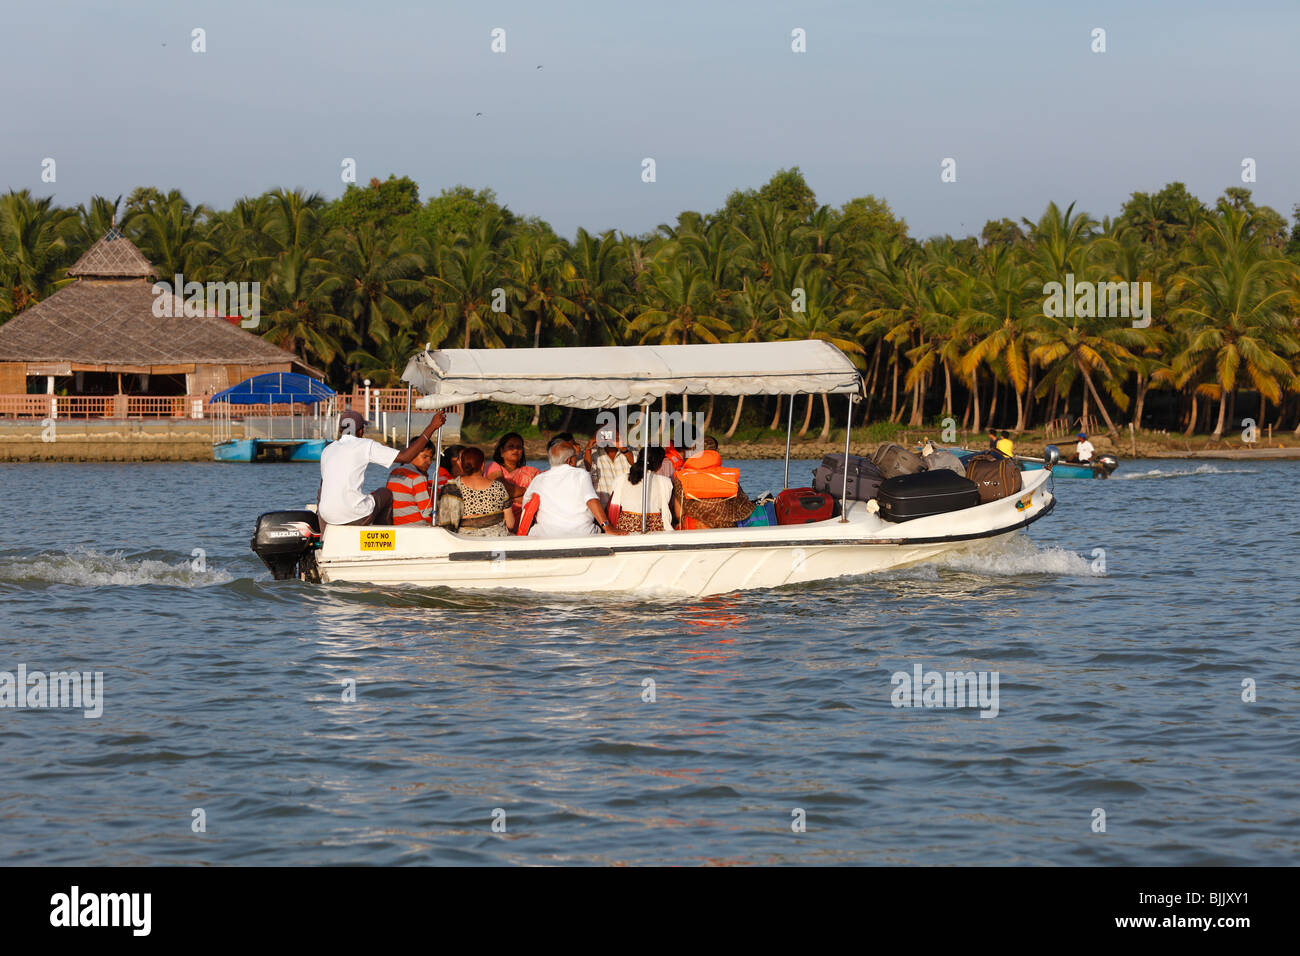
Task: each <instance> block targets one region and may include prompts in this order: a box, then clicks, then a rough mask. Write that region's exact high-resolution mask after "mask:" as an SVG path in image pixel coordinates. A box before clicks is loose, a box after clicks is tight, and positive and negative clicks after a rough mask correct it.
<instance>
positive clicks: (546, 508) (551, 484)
mask: <svg viewBox="0 0 1300 956" xmlns="http://www.w3.org/2000/svg"><path fill="white" fill-rule="evenodd" d="M546 457H547V458H548V459H549V461H550V463H551V467H550V468H549V469H547V470H546V471H544V472H542V473H541V474H540V475H538V476H537V477H536V478H534V479H533V480H532V481H530V482H529V483H528V491H527V492H526V493H525V494H524V500H523V504H524V507H527V506H528V502H529V500H530V499H532V498H534V497H535V498H537V499H538V503H537V516H536V517H535V518H534V519H533V528H532V531H531V534H534V535H536V536H537V537H539V538H575V537H582V536H583V535H589V534H599V533H600V532H602V531H603V532H604V533H605V534H623V533H624V532H622V531H619V530H618V529H617V528H615V527H614V526H613V525H612V524H611V523H610V520H609V517H608V516H607V515H606V514H605V509H604V508H602V507H601V506H600V498H598V497H597V496H596V487H595V485H593V484H592V483H591V473H590V472H589V471H587V469H585V468H578V467H576V465H577V462H578V460H579V457H580V453H579V451H578V448H577V446H576V445H575V444H573V443H572V442H570V441H569V440H568V439H566V438H563V437H561V436H558V435H557V436H556V437H555V438H552V439H551V440H550V442H548V443H547V445H546Z"/></svg>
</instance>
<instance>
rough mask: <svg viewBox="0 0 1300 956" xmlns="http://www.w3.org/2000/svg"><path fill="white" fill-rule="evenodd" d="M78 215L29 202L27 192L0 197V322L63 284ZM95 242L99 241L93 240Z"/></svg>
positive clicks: (40, 201)
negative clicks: (0, 299) (1, 294)
mask: <svg viewBox="0 0 1300 956" xmlns="http://www.w3.org/2000/svg"><path fill="white" fill-rule="evenodd" d="M77 229H78V219H77V214H76V213H75V212H73V211H71V210H67V209H60V208H57V207H55V206H54V205H53V200H52V199H51V198H50V197H46V198H44V199H33V198H32V195H31V193H29V192H28V191H27V190H26V189H24V190H21V191H20V192H14V191H13V190H10V191H9V192H7V193H5V194H4V195H3V196H0V287H2V288H3V289H4V290H5V296H4V300H3V302H0V309H3V312H0V318H7V317H8V316H9V315H11V314H14V313H17V312H21V311H23V309H26V308H28V307H29V306H32V305H35V304H36V303H37V302H39V301H40V300H41V299H44V298H45V297H46V296H48V295H50V294H51V293H52V292H55V291H57V290H58V289H60V288H61V287H62V286H64V285H66V284H67V283H68V282H69V281H71V280H69V279H66V278H64V276H63V270H64V268H65V267H67V266H68V265H69V264H70V263H71V259H72V252H73V247H72V240H73V238H74V237H75V236H76V234H77ZM96 238H98V237H96Z"/></svg>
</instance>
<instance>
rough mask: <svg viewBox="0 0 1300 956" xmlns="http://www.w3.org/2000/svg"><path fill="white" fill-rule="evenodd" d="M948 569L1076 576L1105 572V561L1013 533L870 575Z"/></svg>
mask: <svg viewBox="0 0 1300 956" xmlns="http://www.w3.org/2000/svg"><path fill="white" fill-rule="evenodd" d="M951 571H957V572H961V573H963V574H973V575H979V576H981V577H993V578H1023V577H1027V576H1029V575H1039V574H1042V575H1052V576H1058V577H1077V578H1100V577H1105V576H1106V571H1105V565H1104V564H1103V563H1102V562H1100V561H1098V560H1097V559H1096V558H1095V557H1093V556H1089V555H1088V554H1079V553H1078V552H1075V551H1069V550H1067V549H1065V548H1053V547H1048V548H1044V547H1039V546H1038V545H1037V544H1035V543H1034V542H1033V541H1032V540H1030V539H1029V538H1028V537H1025V536H1024V535H1017V536H1015V537H1013V538H1010V539H1004V540H1001V541H973V542H971V543H970V544H967V545H965V546H963V547H961V548H957V549H956V550H953V551H949V552H947V553H945V554H942V555H939V556H938V557H936V558H933V559H931V560H929V561H926V562H923V563H921V564H914V565H910V566H908V567H906V568H900V569H898V570H895V571H886V572H883V573H881V574H879V575H875V576H874V577H877V578H879V579H881V580H889V579H891V578H906V579H909V580H917V579H920V580H928V581H938V580H940V579H941V578H942V577H943V576H944V575H945V573H946V572H951ZM868 580H870V579H868Z"/></svg>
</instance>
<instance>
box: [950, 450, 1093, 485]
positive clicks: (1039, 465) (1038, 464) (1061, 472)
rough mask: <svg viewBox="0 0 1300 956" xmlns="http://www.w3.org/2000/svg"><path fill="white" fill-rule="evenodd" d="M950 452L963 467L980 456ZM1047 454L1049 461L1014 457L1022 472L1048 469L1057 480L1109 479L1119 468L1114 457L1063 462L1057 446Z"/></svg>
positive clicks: (970, 453)
mask: <svg viewBox="0 0 1300 956" xmlns="http://www.w3.org/2000/svg"><path fill="white" fill-rule="evenodd" d="M948 451H950V452H952V453H953V454H954V455H956V456H957V457H958V458H960V459H961V461H962V464H963V465H964V464H965V463H966V459H967V458H970V457H972V456H974V455H978V454H980V452H978V451H972V450H971V449H969V448H949V449H948ZM1047 454H1048V458H1047V459H1044V458H1033V457H1031V456H1029V455H1014V456H1013V457H1014V458H1015V460H1016V463H1017V464H1018V465H1019V466H1020V470H1021V471H1042V470H1043V469H1044V468H1047V469H1048V470H1050V471H1051V473H1052V474H1053V475H1054V476H1055V477H1057V478H1109V477H1110V476H1111V473H1112V472H1114V471H1115V469H1116V468H1118V467H1119V459H1118V458H1116V457H1115V456H1114V455H1099V456H1097V459H1096V461H1089V462H1079V461H1061V460H1060V455H1061V451H1060V449H1059V448H1057V447H1056V446H1055V445H1048V446H1047Z"/></svg>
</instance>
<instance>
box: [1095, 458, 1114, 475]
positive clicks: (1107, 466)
mask: <svg viewBox="0 0 1300 956" xmlns="http://www.w3.org/2000/svg"><path fill="white" fill-rule="evenodd" d="M1097 464H1098V465H1099V466H1100V469H1099V470H1098V472H1097V477H1098V478H1109V477H1110V473H1111V472H1112V471H1114V470H1115V469H1116V468H1118V467H1119V459H1118V458H1116V457H1115V456H1114V455H1101V456H1100V457H1099V458H1098V459H1097Z"/></svg>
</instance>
